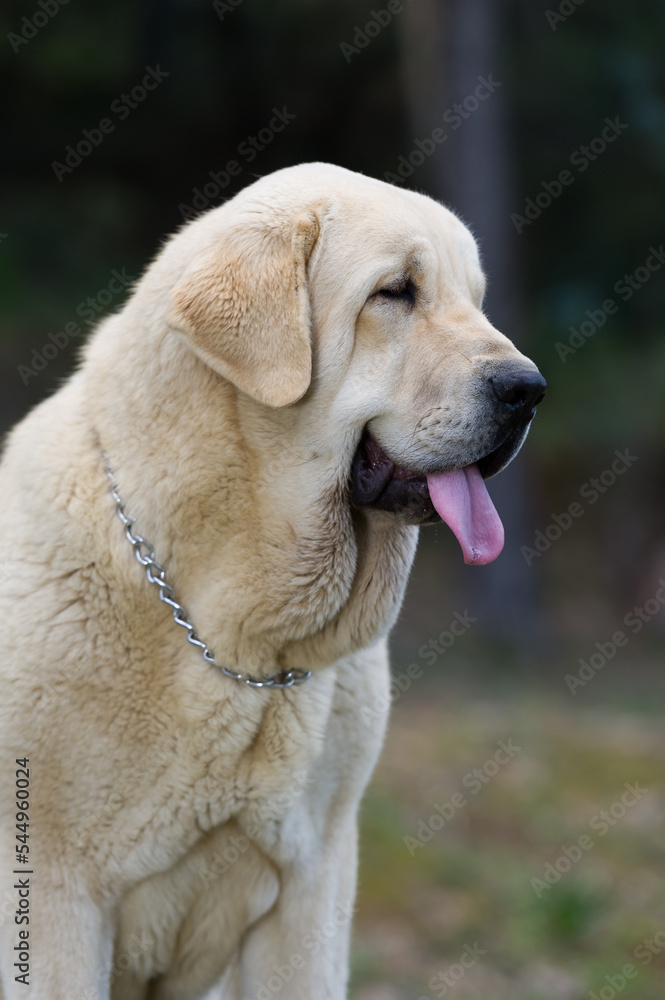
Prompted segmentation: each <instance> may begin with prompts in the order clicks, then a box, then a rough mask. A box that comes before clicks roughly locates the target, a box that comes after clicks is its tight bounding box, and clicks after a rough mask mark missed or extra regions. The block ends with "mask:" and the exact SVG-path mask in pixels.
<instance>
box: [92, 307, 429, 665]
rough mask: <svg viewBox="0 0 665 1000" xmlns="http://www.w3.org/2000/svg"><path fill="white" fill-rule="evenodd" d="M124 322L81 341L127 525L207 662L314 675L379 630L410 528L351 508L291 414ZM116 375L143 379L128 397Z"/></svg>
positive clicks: (332, 464)
mask: <svg viewBox="0 0 665 1000" xmlns="http://www.w3.org/2000/svg"><path fill="white" fill-rule="evenodd" d="M128 328H131V324H129V323H127V321H126V318H125V320H124V322H122V323H120V322H118V323H116V322H115V318H114V317H112V318H111V319H110V320H108V321H107V322H106V323H105V324H103V325H102V327H101V328H100V329H99V330H98V332H97V334H96V335H95V338H94V339H93V342H92V343H91V345H90V346H89V349H88V352H87V358H86V362H85V365H84V370H83V375H84V376H85V379H86V388H87V395H88V405H89V408H90V411H91V415H92V420H93V423H94V426H95V427H96V429H97V432H98V434H99V437H100V442H101V445H102V447H103V448H104V449H105V450H106V452H107V453H108V455H109V460H110V462H111V465H112V467H113V469H114V472H115V474H116V477H117V480H118V483H119V485H120V487H121V491H122V495H123V498H124V499H125V501H126V503H127V506H128V510H130V511H131V513H132V514H133V516H134V517H135V518H136V530H137V531H138V532H140V533H141V534H143V535H145V537H146V538H148V539H149V540H150V542H151V543H152V544H153V545H154V547H155V551H156V556H157V559H158V561H159V562H161V563H162V564H163V565H164V566H165V567H166V568H167V571H168V576H169V578H170V580H171V582H172V583H173V584H174V586H175V587H176V589H177V593H178V599H179V600H180V601H181V602H182V603H183V604H184V605H185V606H186V607H187V609H188V612H189V614H190V617H191V619H192V621H193V623H194V625H195V627H196V629H197V632H198V633H199V634H200V635H201V636H202V637H203V638H204V639H205V641H206V642H207V643H208V645H210V646H211V647H212V648H214V649H215V654H216V657H217V659H218V660H219V661H220V662H224V663H225V665H226V666H229V667H231V668H232V669H234V670H239V671H241V672H252V673H254V672H258V673H271V672H273V671H275V670H276V669H288V668H295V667H298V668H306V669H311V668H314V669H316V668H318V667H322V666H326V665H328V664H330V663H332V662H334V661H335V660H337V659H339V658H340V657H342V656H344V655H347V654H348V653H350V652H353V651H354V650H357V649H360V648H363V647H365V646H367V645H368V644H370V643H372V642H374V641H376V639H377V638H378V637H379V636H380V635H382V634H384V633H385V632H387V630H388V629H389V628H390V626H391V625H392V623H393V621H394V618H395V616H396V614H397V612H398V610H399V607H400V604H401V601H402V597H403V590H404V586H405V581H406V579H407V576H408V571H409V568H410V565H411V562H412V559H413V555H414V553H415V545H416V539H417V529H416V528H412V527H406V526H403V525H399V524H398V523H396V522H395V520H394V518H393V517H392V515H390V514H382V513H380V512H371V513H363V512H353V511H352V509H351V507H350V505H349V502H348V496H347V488H346V478H347V475H348V470H347V468H346V463H343V464H341V465H340V462H339V456H336V455H335V454H334V453H333V450H332V449H330V453H329V454H326V448H325V446H324V447H321V448H318V449H317V448H313V447H312V441H311V436H310V440H309V444H308V442H307V440H306V438H307V435H306V434H305V435H304V438H303V434H302V433H301V434H300V437H299V436H298V434H297V433H296V432H297V426H296V423H297V422H296V421H295V420H294V416H293V413H289V412H288V411H269V410H267V408H261V407H258V406H257V404H255V403H254V402H253V401H251V400H249V399H248V398H247V397H245V396H243V394H241V393H239V392H238V391H237V390H236V389H235V387H234V386H232V385H231V384H230V383H229V382H226V381H225V380H223V379H221V378H220V377H219V376H217V375H215V374H214V373H213V372H211V371H210V370H209V369H208V368H207V367H206V366H205V365H204V364H203V363H202V362H201V361H200V360H199V359H198V358H197V357H196V356H195V355H194V354H193V353H192V352H191V351H189V350H188V348H187V347H186V345H185V344H184V343H183V342H182V341H181V340H180V339H179V338H178V337H177V336H175V335H173V334H169V333H167V332H165V333H164V335H163V336H161V337H155V336H154V335H153V336H152V337H150V336H149V335H146V336H139V335H138V333H137V331H136V330H135V329H134V330H133V331H132V333H133V335H132V337H131V338H130V337H129V336H128V334H127V330H128ZM121 339H122V340H124V341H125V343H124V344H122V343H119V341H121ZM110 355H112V357H113V365H112V366H111V363H110ZM128 367H133V369H134V372H135V371H136V370H137V369H138V370H141V369H143V370H144V371H145V379H144V380H143V382H142V385H141V388H140V391H139V392H138V394H137V390H136V384H137V382H136V379H135V378H134V379H132V378H130V377H129V371H128V370H127V371H125V370H124V369H125V368H127V369H128ZM110 371H113V372H114V373H117V374H115V381H114V383H113V384H111V385H110V384H109V383H110V382H111V379H110V378H109V372H110ZM130 393H131V395H130ZM100 461H101V459H100ZM146 484H149V486H148V487H147V486H146ZM118 532H119V534H120V535H121V534H122V532H121V525H120V524H118ZM136 586H137V587H145V586H147V583H146V581H145V579H144V577H143V575H142V574H141V573H140V572H139V571H138V567H137V573H136ZM155 600H156V598H155ZM174 628H175V626H174Z"/></svg>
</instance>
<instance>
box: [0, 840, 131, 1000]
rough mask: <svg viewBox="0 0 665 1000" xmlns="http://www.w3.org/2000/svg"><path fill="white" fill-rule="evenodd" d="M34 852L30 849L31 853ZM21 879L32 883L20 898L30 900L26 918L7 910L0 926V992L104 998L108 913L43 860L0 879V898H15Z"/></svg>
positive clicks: (8, 999)
mask: <svg viewBox="0 0 665 1000" xmlns="http://www.w3.org/2000/svg"><path fill="white" fill-rule="evenodd" d="M39 853H40V852H39V851H38V850H37V849H35V857H36V858H38V857H39ZM14 867H15V866H14ZM35 867H36V869H37V866H35ZM27 879H30V880H31V882H32V883H33V884H32V885H30V895H29V896H23V897H22V898H24V899H29V901H30V909H29V911H28V913H29V923H20V924H19V923H17V922H15V919H14V913H12V914H11V919H10V920H5V921H4V922H3V924H2V926H1V927H0V978H1V981H2V990H1V991H0V996H2V998H3V1000H19V998H25V997H27V996H29V997H30V1000H107V998H108V995H109V975H110V971H111V963H112V932H111V928H110V925H109V921H108V919H107V918H106V917H105V916H104V914H103V913H102V912H101V911H100V909H99V907H98V906H96V905H95V903H94V902H93V901H92V899H91V898H90V896H89V895H88V894H87V892H86V891H85V888H84V887H83V886H81V885H80V884H79V880H78V878H77V876H76V874H75V873H73V872H70V871H59V872H57V873H48V872H46V871H44V869H43V865H40V866H39V869H38V870H36V872H35V874H34V875H33V874H30V875H26V874H25V873H24V872H20V873H19V874H16V875H14V876H13V881H10V882H7V881H6V880H5V879H3V883H4V885H3V890H5V891H4V896H5V898H6V899H12V898H14V899H18V894H19V891H20V883H21V882H25V881H26V880H27ZM17 885H18V886H19V888H16V886H17ZM24 891H25V890H24ZM21 930H23V931H26V930H27V931H28V932H29V935H28V937H27V938H26V937H25V936H23V937H20V936H19V933H20V931H21ZM26 942H27V947H26ZM21 949H22V950H21ZM21 959H24V961H21ZM26 985H28V989H26Z"/></svg>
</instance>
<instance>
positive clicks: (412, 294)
mask: <svg viewBox="0 0 665 1000" xmlns="http://www.w3.org/2000/svg"><path fill="white" fill-rule="evenodd" d="M374 297H378V298H381V299H390V300H393V301H401V302H405V303H406V304H407V305H409V306H412V305H413V303H414V302H415V301H416V286H415V285H414V283H413V281H412V280H411V279H410V278H407V279H406V280H405V281H399V282H396V283H395V284H394V285H388V286H387V287H386V288H380V289H379V290H378V292H375V295H374Z"/></svg>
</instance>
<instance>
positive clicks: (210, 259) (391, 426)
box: [167, 164, 546, 563]
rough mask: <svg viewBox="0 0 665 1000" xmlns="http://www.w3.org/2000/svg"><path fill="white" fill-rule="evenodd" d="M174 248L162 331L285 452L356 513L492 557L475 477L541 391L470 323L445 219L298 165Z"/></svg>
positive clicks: (461, 240) (478, 558)
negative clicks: (328, 483)
mask: <svg viewBox="0 0 665 1000" xmlns="http://www.w3.org/2000/svg"><path fill="white" fill-rule="evenodd" d="M178 240H179V241H180V243H181V246H180V251H179V252H180V255H181V259H187V258H188V245H187V244H188V240H189V244H190V249H191V260H190V262H189V263H188V265H187V266H186V267H185V268H184V271H183V273H182V276H181V278H180V280H179V281H178V283H177V285H176V287H175V288H174V289H173V291H172V295H171V303H170V307H169V311H168V317H167V318H168V322H169V325H170V326H171V327H172V328H173V329H175V330H177V331H178V332H179V333H181V334H182V335H184V336H185V337H186V338H187V341H188V342H189V344H190V346H191V347H192V348H193V350H194V351H195V352H196V353H197V354H198V355H199V357H200V358H201V359H202V360H203V361H205V363H206V364H207V365H209V366H210V367H211V368H213V369H214V370H215V371H216V372H217V373H218V374H219V375H221V376H222V377H223V378H224V379H227V380H229V381H230V382H232V383H233V384H234V385H235V386H236V387H237V388H238V389H239V390H240V391H241V393H243V394H244V395H245V396H247V397H249V398H250V399H251V400H253V401H254V403H255V405H258V406H259V407H261V408H262V409H263V410H264V411H266V412H268V413H270V412H272V415H273V420H272V425H273V426H274V429H275V439H277V438H278V437H279V435H280V433H282V432H283V430H284V428H285V427H286V426H288V427H289V436H290V437H291V439H292V440H293V441H297V440H299V439H300V441H301V443H303V444H304V442H305V440H307V439H308V440H309V441H310V442H311V441H312V440H315V441H316V444H317V447H316V449H315V455H314V458H315V459H317V460H320V461H323V462H325V461H326V460H327V458H330V456H332V459H331V461H332V463H333V465H335V464H336V466H337V468H338V471H339V470H341V474H342V475H343V477H344V481H345V482H346V484H347V486H348V498H349V502H350V503H352V504H353V505H355V506H356V507H358V508H363V509H365V510H367V511H383V512H388V513H389V514H391V515H392V516H394V517H396V518H398V519H399V520H401V521H405V522H407V523H411V524H418V523H427V522H433V521H437V520H438V519H439V517H441V518H443V520H445V521H446V522H447V523H448V524H449V525H450V526H451V528H452V529H453V531H454V532H455V534H456V535H457V537H458V539H459V541H460V544H461V546H462V549H463V552H464V557H465V560H466V561H467V562H470V563H484V562H489V561H490V560H491V559H494V558H495V557H496V556H497V555H498V553H499V552H500V550H501V547H502V545H503V529H502V527H501V522H500V521H499V519H498V515H497V514H496V511H495V510H494V507H493V505H492V503H491V500H490V499H489V495H488V493H487V490H486V488H485V485H484V480H485V479H486V478H488V477H489V476H492V475H494V474H496V473H497V472H500V471H501V469H503V468H505V466H506V465H507V464H508V463H509V462H510V461H511V459H512V458H513V457H514V456H515V454H516V453H517V451H518V450H519V448H520V447H521V445H522V443H523V441H524V439H525V437H526V434H527V431H528V428H529V425H530V422H531V420H532V418H533V415H534V412H535V407H536V406H537V405H538V403H539V402H540V400H541V399H542V398H543V395H544V392H545V388H546V384H545V381H544V379H543V378H542V376H541V375H540V374H539V372H538V370H537V368H536V367H535V365H534V364H533V363H532V362H531V361H529V360H528V359H527V358H526V357H524V356H523V355H522V354H520V352H519V351H517V350H516V348H515V347H514V346H513V344H512V343H511V342H510V341H509V340H508V339H507V338H506V337H505V336H503V334H501V333H499V332H498V331H497V330H495V329H494V328H493V327H492V325H491V324H490V323H489V321H488V320H487V318H486V317H485V315H484V314H483V312H482V299H483V292H484V286H485V281H484V277H483V273H482V270H481V267H480V262H479V258H478V251H477V247H476V244H475V241H474V239H473V237H472V236H471V234H470V233H469V231H468V230H467V229H466V227H465V226H464V225H463V224H462V223H461V222H460V220H459V219H458V218H457V217H456V216H455V215H454V214H453V213H452V212H450V211H448V210H447V209H445V208H443V207H442V206H441V205H439V204H438V203H436V202H434V201H432V200H431V199H429V198H426V197H424V196H422V195H418V194H415V193H412V192H408V191H402V190H399V189H397V188H394V187H391V186H390V185H388V184H384V183H382V182H381V181H376V180H372V179H369V178H366V177H363V176H361V175H359V174H355V173H351V172H350V171H347V170H343V169H341V168H338V167H332V166H329V165H326V164H307V165H303V166H301V167H294V168H289V169H287V170H282V171H279V172H278V173H276V174H272V175H270V176H269V177H266V178H264V179H262V180H260V181H258V182H257V183H256V184H254V185H252V186H251V187H249V188H247V189H245V190H244V191H243V192H241V194H240V195H238V196H237V197H236V198H234V199H233V200H232V201H231V202H229V203H228V204H227V205H224V206H222V207H221V208H220V209H216V210H215V211H213V212H211V213H208V215H206V216H204V217H202V218H201V219H199V220H197V221H196V222H195V223H193V224H192V225H191V226H190V227H187V228H186V229H185V230H184V231H183V232H182V233H181V234H180V236H179V237H178ZM270 408H272V411H271V410H270ZM285 410H288V411H289V419H288V423H286V422H285V418H284V411H285ZM264 416H265V413H264ZM265 424H266V421H265V419H264V420H263V421H262V426H263V428H264V429H265ZM264 439H265V436H264Z"/></svg>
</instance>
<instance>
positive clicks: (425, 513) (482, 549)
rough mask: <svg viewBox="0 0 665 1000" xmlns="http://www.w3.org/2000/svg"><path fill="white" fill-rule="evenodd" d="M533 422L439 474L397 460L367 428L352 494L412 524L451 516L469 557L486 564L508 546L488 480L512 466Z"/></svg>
mask: <svg viewBox="0 0 665 1000" xmlns="http://www.w3.org/2000/svg"><path fill="white" fill-rule="evenodd" d="M529 423H530V421H526V422H522V423H519V424H516V425H514V426H513V427H512V428H511V430H510V431H509V432H508V434H507V435H506V437H505V438H504V439H503V440H502V441H501V443H500V444H499V445H498V446H497V447H496V448H495V449H494V450H493V451H491V452H489V453H488V454H487V455H484V456H483V457H482V458H480V459H479V460H478V461H476V462H474V463H472V464H470V465H465V466H461V467H456V468H452V469H447V470H445V471H443V472H439V473H435V474H426V473H418V472H413V471H411V470H409V469H404V468H402V467H401V466H399V465H397V464H396V463H395V462H393V461H392V459H390V458H389V457H388V455H386V453H385V451H384V450H383V448H382V447H381V446H380V445H379V443H378V442H377V441H376V439H375V438H373V437H372V435H371V434H370V432H369V431H368V429H367V428H365V430H364V432H363V435H362V438H361V440H360V443H359V445H358V448H357V449H356V453H355V455H354V458H353V463H352V466H351V499H352V502H353V503H354V504H355V505H356V506H357V507H371V508H375V509H377V510H385V511H390V512H391V513H393V514H395V515H396V516H398V517H399V518H400V520H402V521H405V522H407V523H409V524H435V523H437V522H439V521H445V523H446V524H448V526H449V527H450V528H451V529H452V531H453V532H454V534H455V536H456V538H457V540H458V541H459V543H460V545H461V548H462V552H463V554H464V561H465V562H466V563H469V564H473V565H477V566H481V565H484V564H485V563H489V562H492V561H493V560H494V559H496V557H497V556H498V555H499V553H500V552H501V550H502V548H503V543H504V532H503V525H502V523H501V519H500V518H499V515H498V514H497V512H496V509H495V507H494V504H493V503H492V500H491V498H490V495H489V493H488V492H487V487H486V486H485V480H486V479H489V477H490V476H494V475H496V474H497V473H498V472H501V470H502V469H504V468H505V467H506V465H508V463H509V462H510V460H511V459H512V458H513V457H514V455H515V454H516V453H517V451H518V450H519V448H520V446H521V444H522V441H523V440H524V438H525V436H526V433H527V430H528V427H529Z"/></svg>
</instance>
